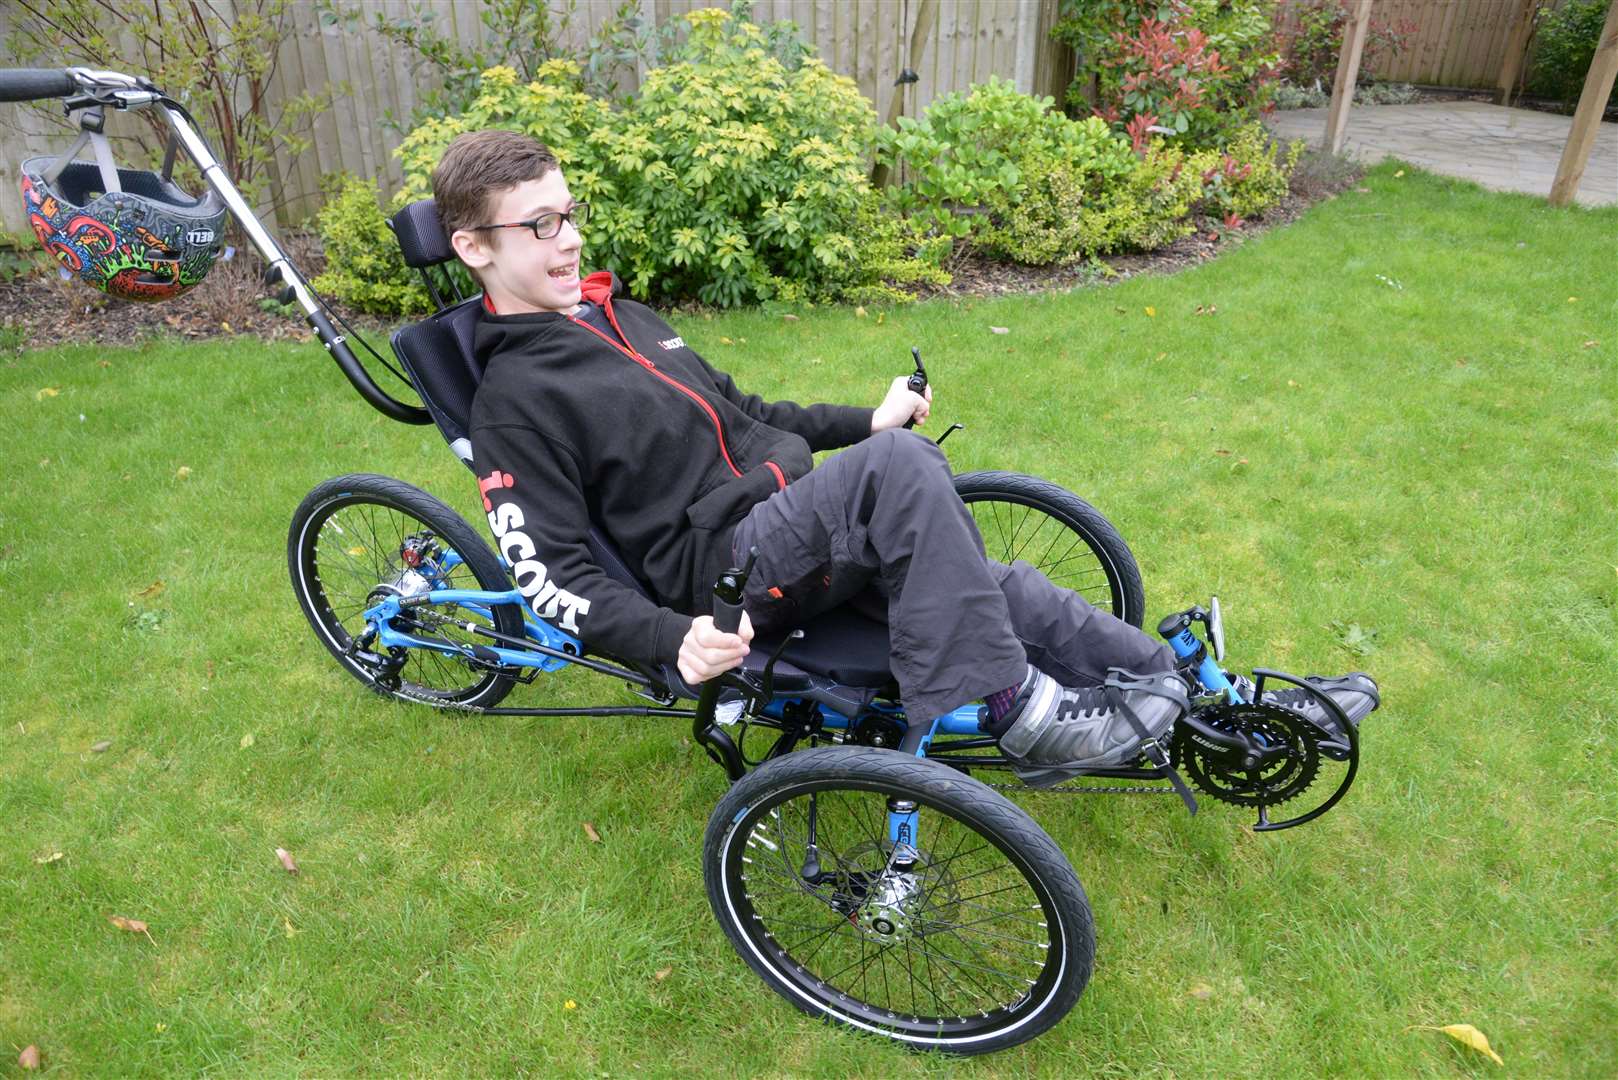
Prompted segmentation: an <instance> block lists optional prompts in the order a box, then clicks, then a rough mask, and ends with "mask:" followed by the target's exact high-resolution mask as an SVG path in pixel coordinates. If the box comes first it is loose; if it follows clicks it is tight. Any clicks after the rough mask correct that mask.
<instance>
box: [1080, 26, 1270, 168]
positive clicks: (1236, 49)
mask: <svg viewBox="0 0 1618 1080" xmlns="http://www.w3.org/2000/svg"><path fill="white" fill-rule="evenodd" d="M1060 12H1061V16H1062V17H1061V19H1060V21H1058V22H1057V24H1056V25H1055V26H1054V27H1053V28H1052V29H1051V36H1052V37H1053V38H1055V39H1056V40H1057V41H1060V42H1063V43H1065V44H1067V45H1071V46H1072V47H1073V49H1074V51H1075V52H1076V54H1077V56H1078V66H1077V68H1076V70H1075V74H1074V79H1073V82H1072V83H1071V84H1070V85H1069V87H1068V93H1067V101H1068V105H1069V107H1070V108H1073V109H1075V110H1077V111H1080V112H1089V111H1091V110H1092V108H1093V109H1094V111H1095V113H1096V114H1097V115H1099V116H1103V117H1105V118H1106V119H1107V121H1108V122H1109V123H1111V124H1113V126H1114V127H1115V128H1116V129H1117V130H1119V131H1127V132H1128V133H1129V134H1130V135H1131V138H1132V140H1133V142H1134V145H1135V147H1136V148H1137V149H1139V150H1144V148H1145V144H1146V139H1147V131H1146V129H1147V128H1149V127H1151V126H1154V125H1161V126H1164V127H1167V128H1169V129H1171V130H1172V131H1173V132H1174V134H1173V135H1171V136H1170V137H1169V138H1170V141H1174V142H1181V143H1185V144H1187V145H1189V146H1192V147H1206V146H1222V145H1223V144H1224V143H1225V141H1226V140H1227V139H1228V138H1229V137H1230V135H1231V133H1232V132H1233V131H1234V130H1236V129H1237V128H1239V127H1240V126H1241V125H1243V124H1245V123H1246V122H1247V121H1249V120H1251V119H1253V118H1254V117H1255V116H1257V114H1258V112H1259V110H1261V109H1262V108H1264V106H1265V105H1266V104H1267V103H1268V102H1269V100H1270V98H1271V95H1272V94H1273V92H1274V76H1275V72H1276V68H1277V64H1278V62H1279V57H1278V56H1277V54H1276V49H1275V35H1274V30H1273V22H1274V13H1275V0H1062V4H1061V7H1060ZM1092 96H1093V99H1094V100H1093V101H1092Z"/></svg>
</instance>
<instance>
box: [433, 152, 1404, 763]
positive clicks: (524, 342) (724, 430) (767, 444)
mask: <svg viewBox="0 0 1618 1080" xmlns="http://www.w3.org/2000/svg"><path fill="white" fill-rule="evenodd" d="M433 197H434V201H435V203H436V205H437V208H438V214H439V218H440V221H441V222H442V224H443V227H444V231H445V233H446V234H448V235H449V237H450V240H451V243H452V244H453V246H454V249H455V253H456V254H457V255H458V256H459V257H460V259H461V261H462V262H464V263H465V264H466V265H467V267H469V268H470V269H471V271H472V273H473V274H475V275H476V276H477V277H478V279H479V280H480V282H481V283H482V285H483V290H484V311H483V313H482V317H481V318H480V320H479V323H478V326H477V330H476V334H475V338H474V343H475V349H476V352H477V355H478V357H479V359H481V360H483V361H484V362H485V363H486V365H487V366H486V370H485V374H484V377H483V381H482V383H481V385H480V387H479V389H478V391H477V395H476V398H475V399H474V401H473V406H472V417H471V424H470V428H471V430H470V435H471V441H472V449H473V456H474V460H475V463H476V471H477V474H478V476H479V480H478V485H479V487H480V488H481V489H482V491H483V496H484V507H485V509H486V510H488V511H489V524H490V527H491V529H492V530H493V532H494V535H495V538H496V541H497V543H498V544H499V547H500V550H501V552H502V554H504V555H505V557H506V560H507V561H508V562H509V563H510V564H511V566H512V570H513V576H514V578H515V579H516V582H517V586H518V588H520V589H521V590H522V592H523V595H524V596H525V597H527V598H528V600H529V602H530V604H531V606H532V607H533V610H534V611H535V613H536V614H537V615H539V616H540V617H542V618H545V619H548V620H551V621H553V622H555V623H556V624H557V625H558V626H560V627H561V628H562V629H564V630H567V631H568V632H570V633H572V634H575V635H577V636H578V637H579V638H580V639H581V640H582V641H584V642H585V644H586V645H588V646H590V647H591V648H593V649H598V650H600V651H603V652H606V653H611V654H614V655H617V656H621V657H624V658H627V659H634V660H640V661H646V662H652V663H668V662H671V661H672V662H674V663H675V664H676V665H677V666H678V669H679V671H680V674H681V676H682V677H683V678H684V679H685V680H686V681H687V682H688V683H692V684H696V683H699V682H702V681H705V680H707V679H711V678H713V677H715V676H716V675H718V674H720V673H721V672H723V671H725V670H727V669H729V668H732V667H735V666H737V665H738V664H740V663H741V662H742V658H743V657H744V656H745V655H746V654H747V651H748V643H749V642H750V641H751V640H752V637H753V633H754V628H755V627H757V628H759V629H762V630H766V631H775V630H784V629H787V628H789V627H791V626H793V625H795V624H797V623H800V622H802V621H804V620H806V619H808V618H810V617H812V616H814V615H816V614H818V613H820V612H822V611H825V610H827V609H829V608H832V607H836V606H839V605H843V604H853V605H854V606H856V607H858V608H861V609H862V610H865V611H867V612H868V613H870V614H873V615H875V616H876V617H878V618H881V619H884V620H885V621H886V622H887V624H888V628H889V635H890V640H891V645H892V658H891V662H892V668H893V673H894V676H895V678H896V680H897V681H898V685H899V691H900V697H901V699H902V701H903V703H904V706H905V708H906V711H907V712H908V713H909V715H911V716H917V717H933V716H939V715H942V714H944V713H947V712H949V711H951V710H953V709H955V708H957V707H958V706H961V705H964V704H966V703H968V702H971V701H976V700H982V701H984V702H985V703H986V707H985V708H984V710H983V711H982V714H981V715H982V717H983V719H982V725H983V729H984V730H985V731H986V732H988V733H990V734H992V735H994V736H995V737H997V738H998V739H999V743H1000V747H1001V750H1002V751H1003V752H1004V753H1005V754H1006V756H1007V758H1008V759H1009V760H1010V761H1011V762H1012V763H1013V764H1014V765H1016V766H1017V767H1018V771H1019V773H1020V774H1021V775H1023V777H1024V778H1025V779H1026V780H1028V781H1029V782H1030V783H1053V782H1055V781H1057V780H1060V779H1062V778H1064V777H1066V776H1068V775H1072V773H1073V772H1074V771H1075V770H1077V769H1082V768H1085V767H1095V766H1102V765H1119V764H1124V763H1127V762H1129V761H1131V760H1133V759H1134V758H1135V757H1136V756H1137V755H1138V754H1139V753H1140V750H1141V746H1142V744H1143V742H1144V741H1145V740H1147V739H1155V738H1157V737H1158V736H1160V735H1162V734H1163V733H1164V732H1165V731H1166V730H1167V729H1168V728H1169V727H1170V726H1171V725H1172V724H1173V723H1174V721H1175V720H1176V719H1178V718H1179V717H1180V715H1181V714H1182V713H1183V712H1184V711H1185V709H1186V708H1187V694H1188V692H1189V687H1188V685H1187V683H1186V681H1185V680H1184V679H1182V677H1181V676H1180V675H1179V674H1177V673H1176V672H1175V664H1174V657H1173V654H1172V653H1171V652H1170V650H1169V649H1168V647H1167V646H1165V645H1164V644H1162V643H1161V642H1157V641H1154V640H1153V639H1151V638H1149V637H1148V636H1147V635H1145V634H1143V633H1141V632H1140V631H1139V630H1137V629H1135V628H1133V627H1131V626H1129V625H1127V624H1125V623H1123V622H1121V621H1120V620H1118V619H1115V618H1113V617H1112V616H1111V615H1110V614H1108V613H1106V612H1102V611H1099V610H1097V609H1095V608H1093V607H1092V606H1090V605H1089V604H1088V603H1086V602H1085V601H1084V600H1083V599H1082V598H1081V597H1079V596H1078V595H1077V594H1075V593H1072V592H1068V591H1067V590H1064V589H1060V588H1058V587H1056V586H1055V585H1053V584H1051V582H1050V581H1048V580H1047V579H1046V578H1045V577H1044V576H1043V575H1041V574H1040V573H1039V572H1038V571H1036V570H1034V569H1033V568H1032V567H1031V566H1029V565H1028V564H1027V563H1023V562H1018V563H1015V564H1013V565H1011V566H1004V565H1001V564H998V563H994V562H991V561H989V560H987V559H986V558H985V556H984V549H983V542H982V539H981V538H980V537H979V535H978V532H977V529H976V527H975V525H974V523H973V520H972V517H971V515H970V513H969V512H968V511H967V510H966V508H965V506H963V505H962V503H961V501H960V499H959V498H958V497H957V496H956V494H955V491H954V487H953V485H952V484H951V481H950V472H949V468H948V466H947V464H946V463H945V461H944V457H943V455H942V453H941V452H940V451H939V450H938V449H937V448H936V447H935V446H934V445H933V444H932V443H931V442H930V441H928V440H927V439H924V438H922V437H920V436H918V435H915V434H913V433H910V432H906V431H904V430H902V428H903V425H904V424H905V422H906V421H909V420H914V421H915V422H916V423H917V424H918V425H919V424H921V423H923V422H924V421H925V420H926V419H927V416H928V414H929V412H930V409H931V396H932V395H931V391H930V390H929V391H928V392H927V394H925V395H918V394H916V393H914V392H912V391H910V390H909V389H907V388H906V386H905V378H904V377H903V376H900V377H899V378H897V379H895V380H894V381H893V383H892V385H890V386H889V387H888V390H887V393H886V394H885V395H884V396H883V398H882V400H881V402H880V403H879V404H878V405H877V406H876V407H875V408H874V409H872V408H857V407H852V406H839V405H810V406H800V405H797V404H794V403H793V402H789V401H781V402H773V403H772V402H766V401H764V400H763V399H761V398H759V397H756V396H753V395H749V394H745V393H743V392H742V391H741V390H740V389H738V388H737V386H736V384H735V383H734V382H733V381H732V380H731V378H730V376H729V375H726V374H725V373H723V372H721V371H718V370H716V369H714V368H712V367H710V366H709V365H708V364H707V363H706V362H705V361H704V360H703V359H702V357H700V356H698V355H697V354H696V352H694V351H693V350H692V349H691V348H689V347H688V346H687V345H686V344H685V342H684V341H683V340H682V339H681V338H680V336H679V335H678V334H676V333H675V332H674V330H673V329H672V328H670V327H669V326H668V324H667V323H665V322H663V321H662V320H661V319H660V318H658V317H657V316H656V315H655V314H653V313H652V311H651V310H650V309H648V308H646V307H645V306H643V305H641V304H637V303H634V302H633V301H630V300H627V299H624V298H622V297H620V296H619V295H618V291H619V288H618V280H617V278H616V277H615V276H613V275H612V274H611V273H607V272H603V273H596V274H592V275H590V276H589V277H587V278H581V277H580V253H581V250H582V247H583V242H582V238H581V230H582V229H583V228H584V226H585V224H586V221H587V218H588V209H587V208H586V207H585V206H583V205H582V204H579V203H576V202H575V201H574V200H573V198H572V196H571V195H570V193H569V192H568V188H567V182H566V180H565V178H564V177H563V175H562V172H561V169H560V168H559V167H558V165H557V163H556V159H555V157H554V156H553V155H552V154H551V153H550V151H549V150H547V149H546V148H545V147H544V146H542V145H540V144H539V143H537V142H535V141H534V140H532V139H530V138H528V137H527V136H525V135H520V134H517V133H514V132H509V131H497V130H490V131H480V132H473V133H469V134H464V135H461V136H459V137H458V138H456V139H455V141H454V142H453V143H451V144H450V146H449V147H448V149H447V150H446V151H445V152H444V155H443V158H442V159H441V160H440V162H439V165H438V168H437V169H436V170H435V171H434V173H433ZM844 447H846V448H847V449H843V450H842V452H841V453H839V454H836V455H834V456H832V457H831V458H829V459H827V460H826V461H825V463H823V464H822V465H820V466H819V467H818V468H816V467H815V466H814V461H813V458H812V457H811V455H812V453H813V452H814V451H819V450H834V449H840V448H844ZM592 520H593V521H595V522H596V523H597V524H598V525H599V526H600V527H601V528H602V529H603V531H605V532H606V533H607V535H608V536H610V537H611V538H612V540H613V542H614V543H615V544H616V545H617V547H618V548H619V549H620V551H621V553H622V554H623V556H624V558H625V560H626V561H627V563H628V565H629V566H630V567H632V568H633V569H634V571H635V573H636V574H637V576H638V577H639V578H640V579H641V581H642V582H643V583H644V584H645V585H646V587H647V590H648V591H649V592H650V593H651V595H652V597H653V599H650V600H648V599H647V598H646V597H644V596H643V595H641V594H640V593H638V592H637V591H635V590H634V589H631V588H628V587H626V586H624V585H622V584H620V583H618V582H616V581H614V580H613V579H612V578H610V577H609V576H608V575H607V574H606V572H605V571H603V570H602V569H601V568H600V567H599V566H597V565H595V564H594V562H593V561H592V559H591V557H590V554H589V551H588V549H587V547H586V544H585V535H586V532H587V530H588V527H589V523H590V522H591V521H592ZM753 548H756V549H757V551H758V558H757V564H756V566H755V567H754V570H753V573H752V575H751V577H750V578H749V579H748V582H747V590H746V594H745V597H744V605H743V606H744V609H745V614H744V616H743V618H742V624H741V627H740V629H739V631H738V632H737V633H735V634H726V633H722V632H720V631H718V630H717V629H716V628H715V627H714V624H713V619H712V617H711V616H710V615H708V614H701V613H702V612H704V611H706V610H707V609H708V606H709V604H710V603H711V599H710V596H711V593H710V590H711V588H712V585H713V581H714V579H715V577H716V576H717V575H718V574H719V573H720V572H721V571H722V570H723V568H724V567H726V566H729V565H732V564H734V563H737V562H738V561H739V559H740V557H741V556H742V555H743V554H744V553H745V552H747V551H749V550H750V549H753ZM1331 692H1332V694H1333V696H1334V697H1335V698H1336V699H1337V700H1338V701H1339V703H1340V704H1342V705H1343V707H1344V708H1345V710H1346V711H1347V712H1348V713H1349V715H1350V717H1351V718H1353V719H1355V720H1356V721H1357V720H1358V718H1359V716H1362V715H1364V714H1365V713H1368V712H1369V711H1370V710H1371V709H1372V708H1375V706H1376V704H1377V693H1376V686H1375V684H1374V683H1373V682H1371V680H1370V679H1369V678H1368V677H1365V676H1363V675H1356V676H1352V677H1350V678H1349V680H1348V681H1346V682H1342V681H1339V683H1338V684H1336V685H1335V688H1334V689H1332V690H1331ZM1298 698H1299V700H1298V701H1297V704H1301V705H1306V706H1307V705H1308V700H1307V695H1303V694H1301V692H1300V693H1299V694H1298ZM1312 708H1313V709H1314V711H1315V712H1316V713H1323V712H1324V710H1320V709H1319V708H1318V707H1312Z"/></svg>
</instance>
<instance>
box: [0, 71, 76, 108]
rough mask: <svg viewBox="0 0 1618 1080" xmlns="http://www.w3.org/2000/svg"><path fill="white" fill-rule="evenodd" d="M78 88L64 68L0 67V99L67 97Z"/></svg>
mask: <svg viewBox="0 0 1618 1080" xmlns="http://www.w3.org/2000/svg"><path fill="white" fill-rule="evenodd" d="M78 88H79V84H78V80H76V79H74V78H73V75H72V73H71V72H69V71H67V70H66V69H65V68H0V101H39V100H40V99H42V98H60V97H67V96H68V95H69V94H72V93H73V92H74V91H76V90H78Z"/></svg>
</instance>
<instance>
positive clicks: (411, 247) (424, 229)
mask: <svg viewBox="0 0 1618 1080" xmlns="http://www.w3.org/2000/svg"><path fill="white" fill-rule="evenodd" d="M388 227H389V228H391V229H392V230H393V235H394V236H396V237H398V238H399V250H400V251H402V252H404V261H405V265H406V266H408V267H411V268H412V269H415V270H421V269H424V268H426V267H429V266H437V265H438V264H439V263H442V262H448V261H449V260H451V259H453V258H455V249H454V248H452V247H450V246H449V237H448V236H446V235H445V234H444V226H443V225H441V224H440V223H439V221H438V207H436V206H434V205H433V201H432V200H431V199H418V200H417V201H416V202H413V203H411V204H410V205H409V206H407V207H405V208H404V209H403V210H400V211H399V212H398V213H397V214H394V215H393V216H392V217H390V218H388Z"/></svg>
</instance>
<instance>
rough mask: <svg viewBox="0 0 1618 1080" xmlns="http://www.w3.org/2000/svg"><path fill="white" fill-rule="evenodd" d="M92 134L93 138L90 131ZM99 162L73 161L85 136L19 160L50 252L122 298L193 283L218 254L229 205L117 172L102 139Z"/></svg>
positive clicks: (211, 195)
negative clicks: (59, 151) (58, 153)
mask: <svg viewBox="0 0 1618 1080" xmlns="http://www.w3.org/2000/svg"><path fill="white" fill-rule="evenodd" d="M87 134H88V133H87ZM92 137H93V138H94V139H96V140H98V144H97V145H96V147H95V150H96V158H97V160H96V161H95V162H93V163H92V162H86V161H74V160H73V157H74V155H75V154H77V153H78V150H79V147H80V146H82V145H83V144H84V141H85V139H84V137H83V136H81V137H80V140H79V142H77V143H75V144H74V146H73V149H71V150H69V151H68V152H67V153H66V154H65V155H63V156H62V157H60V158H48V157H36V158H30V159H28V160H27V161H25V162H23V163H22V198H23V206H24V208H25V209H26V210H27V213H28V223H29V224H30V225H31V226H33V229H34V235H35V236H37V237H38V238H39V242H40V243H41V244H43V245H45V250H46V251H49V252H50V253H51V254H52V255H54V256H56V259H57V261H58V262H60V263H61V264H62V265H63V266H65V267H66V268H67V269H69V270H71V271H73V272H74V273H76V274H78V275H79V277H80V278H82V279H83V280H84V281H86V282H88V283H89V284H91V285H94V286H95V287H96V288H98V289H100V290H102V291H103V292H107V293H110V294H112V295H113V296H117V297H121V298H122V299H124V300H144V301H154V300H167V299H168V298H169V297H171V296H179V295H180V294H181V293H183V292H186V291H187V290H189V289H190V288H191V287H192V286H194V285H196V284H197V283H198V282H199V281H201V280H202V279H203V277H204V276H206V275H207V273H208V268H209V267H211V266H212V265H213V261H214V258H215V257H216V256H218V254H219V249H220V244H221V237H220V232H221V229H222V227H223V225H224V223H225V204H224V203H223V202H222V201H221V200H220V198H219V196H218V195H217V194H216V193H215V192H214V191H213V190H212V189H211V188H210V189H209V190H208V192H207V193H206V194H205V195H203V196H202V197H201V198H197V197H194V196H191V195H188V194H186V193H185V191H183V190H182V189H181V188H180V187H179V185H177V184H175V183H174V181H173V180H172V179H170V177H169V175H168V170H167V169H166V168H165V169H164V172H163V174H162V175H159V174H157V173H154V172H145V171H141V170H136V169H115V168H114V167H113V164H112V155H111V153H110V151H108V150H107V148H106V144H105V143H104V142H101V141H99V140H100V139H101V136H100V135H99V133H97V134H96V135H94V136H92Z"/></svg>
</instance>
